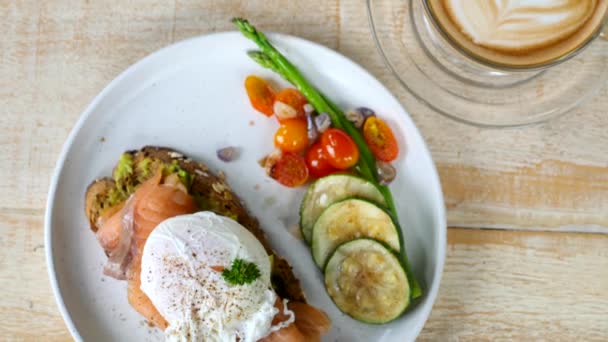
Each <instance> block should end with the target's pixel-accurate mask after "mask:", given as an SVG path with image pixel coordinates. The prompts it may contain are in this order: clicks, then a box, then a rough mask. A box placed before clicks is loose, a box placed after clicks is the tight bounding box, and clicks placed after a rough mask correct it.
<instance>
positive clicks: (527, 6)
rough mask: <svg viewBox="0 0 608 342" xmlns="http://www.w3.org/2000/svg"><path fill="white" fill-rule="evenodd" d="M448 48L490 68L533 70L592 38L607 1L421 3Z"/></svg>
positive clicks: (434, 0) (606, 10) (458, 0)
mask: <svg viewBox="0 0 608 342" xmlns="http://www.w3.org/2000/svg"><path fill="white" fill-rule="evenodd" d="M422 1H425V2H426V4H427V8H428V9H429V11H430V12H429V13H430V14H431V18H432V19H433V20H434V21H435V22H436V23H437V24H438V25H437V27H438V28H439V29H440V30H441V31H443V32H444V33H445V36H446V37H447V38H448V39H449V40H450V41H451V43H452V45H457V48H459V49H460V50H461V51H462V52H463V53H465V54H466V55H469V56H471V57H474V58H475V59H477V60H478V61H482V62H484V63H488V64H491V65H492V66H505V67H509V68H510V67H515V68H528V67H539V66H544V65H545V64H549V63H552V62H553V61H557V60H560V59H563V58H566V57H568V56H569V55H570V54H572V53H573V52H575V51H578V50H579V49H581V48H583V47H584V46H586V44H587V43H588V42H590V41H591V40H592V39H593V38H594V37H595V36H597V34H598V32H599V30H600V28H601V27H602V23H603V22H604V21H605V20H608V0H422Z"/></svg>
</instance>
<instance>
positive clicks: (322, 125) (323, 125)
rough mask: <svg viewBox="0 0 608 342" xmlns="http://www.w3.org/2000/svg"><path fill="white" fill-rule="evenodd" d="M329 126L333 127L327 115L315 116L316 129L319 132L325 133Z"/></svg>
mask: <svg viewBox="0 0 608 342" xmlns="http://www.w3.org/2000/svg"><path fill="white" fill-rule="evenodd" d="M329 126H331V119H330V118H329V115H328V114H327V113H320V114H319V115H317V116H315V127H317V132H319V133H323V132H325V131H326V130H327V129H328V128H329Z"/></svg>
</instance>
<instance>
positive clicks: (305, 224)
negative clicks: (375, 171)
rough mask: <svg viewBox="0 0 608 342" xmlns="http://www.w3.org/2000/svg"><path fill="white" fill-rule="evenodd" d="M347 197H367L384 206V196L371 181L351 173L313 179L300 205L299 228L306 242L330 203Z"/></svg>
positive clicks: (309, 240)
mask: <svg viewBox="0 0 608 342" xmlns="http://www.w3.org/2000/svg"><path fill="white" fill-rule="evenodd" d="M349 197H360V198H365V199H368V200H370V201H372V202H374V203H377V204H379V205H381V206H386V202H385V200H384V196H382V193H380V191H379V190H378V188H376V186H374V185H373V184H372V183H370V182H368V181H366V180H364V179H362V178H359V177H356V176H352V175H329V176H326V177H323V178H320V179H318V180H317V181H315V182H314V183H313V184H311V186H310V187H309V188H308V191H306V194H305V195H304V199H303V200H302V204H301V206H300V229H302V235H303V236H304V239H306V242H308V243H310V242H311V240H312V228H313V226H314V224H315V222H316V221H317V218H319V216H320V215H321V213H322V212H323V210H325V209H326V208H327V207H328V206H330V205H331V204H333V203H335V202H338V201H341V200H343V199H346V198H349Z"/></svg>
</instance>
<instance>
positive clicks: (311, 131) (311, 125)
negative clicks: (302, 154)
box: [306, 114, 319, 145]
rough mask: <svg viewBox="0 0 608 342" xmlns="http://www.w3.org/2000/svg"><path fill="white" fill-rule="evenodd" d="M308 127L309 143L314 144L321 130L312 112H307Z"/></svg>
mask: <svg viewBox="0 0 608 342" xmlns="http://www.w3.org/2000/svg"><path fill="white" fill-rule="evenodd" d="M306 127H307V128H308V144H309V145H312V144H314V143H315V141H317V139H319V131H318V130H317V126H316V125H315V120H314V119H313V117H312V115H311V114H306Z"/></svg>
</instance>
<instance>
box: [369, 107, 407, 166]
mask: <svg viewBox="0 0 608 342" xmlns="http://www.w3.org/2000/svg"><path fill="white" fill-rule="evenodd" d="M363 138H365V142H366V143H367V146H369V149H370V150H371V151H372V153H373V154H374V156H375V157H376V159H378V160H381V161H384V162H390V161H393V160H395V159H396V158H397V156H398V155H399V145H398V144H397V139H395V135H394V134H393V131H392V130H391V128H390V127H389V126H388V125H387V124H386V122H384V120H382V119H380V118H378V117H375V116H370V117H369V118H367V120H365V124H364V125H363Z"/></svg>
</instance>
